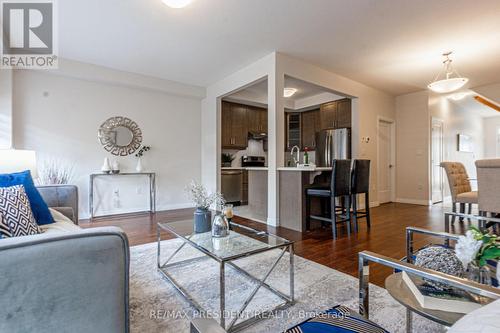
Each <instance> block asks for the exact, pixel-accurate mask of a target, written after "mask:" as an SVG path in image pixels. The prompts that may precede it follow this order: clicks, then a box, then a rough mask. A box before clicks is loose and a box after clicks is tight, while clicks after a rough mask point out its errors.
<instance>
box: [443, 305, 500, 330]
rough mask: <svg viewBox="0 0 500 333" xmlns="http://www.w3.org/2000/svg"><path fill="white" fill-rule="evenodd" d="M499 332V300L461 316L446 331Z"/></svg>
mask: <svg viewBox="0 0 500 333" xmlns="http://www.w3.org/2000/svg"><path fill="white" fill-rule="evenodd" d="M492 332H500V300H496V301H494V302H492V303H490V304H488V305H485V306H483V307H482V308H480V309H477V310H474V311H472V312H470V313H468V314H467V315H465V316H463V317H462V318H461V319H460V320H459V321H457V322H456V323H455V325H453V326H452V327H451V328H450V329H449V330H448V333H492Z"/></svg>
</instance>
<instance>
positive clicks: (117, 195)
mask: <svg viewBox="0 0 500 333" xmlns="http://www.w3.org/2000/svg"><path fill="white" fill-rule="evenodd" d="M113 194H114V196H115V197H119V196H120V189H118V188H115V189H114V190H113Z"/></svg>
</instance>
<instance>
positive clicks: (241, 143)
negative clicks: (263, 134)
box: [221, 102, 248, 149]
mask: <svg viewBox="0 0 500 333" xmlns="http://www.w3.org/2000/svg"><path fill="white" fill-rule="evenodd" d="M221 132H222V138H221V139H222V148H225V149H245V148H246V147H247V143H248V127H247V107H246V106H245V105H241V104H235V103H227V102H222V114H221Z"/></svg>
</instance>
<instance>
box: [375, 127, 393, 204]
mask: <svg viewBox="0 0 500 333" xmlns="http://www.w3.org/2000/svg"><path fill="white" fill-rule="evenodd" d="M393 124H394V123H392V122H388V121H384V120H379V124H378V200H379V202H380V203H381V204H383V203H386V202H391V201H392V200H393V199H392V198H393V186H394V185H393V172H394V166H393V156H392V154H393V149H392V148H393V140H394V138H393Z"/></svg>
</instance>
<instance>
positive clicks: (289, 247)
mask: <svg viewBox="0 0 500 333" xmlns="http://www.w3.org/2000/svg"><path fill="white" fill-rule="evenodd" d="M231 226H232V227H235V226H236V227H238V228H242V229H244V230H247V231H250V232H255V233H256V234H257V235H265V236H270V237H274V238H276V239H280V240H282V241H283V243H282V244H277V245H275V246H269V247H265V248H262V249H255V250H252V251H248V252H245V253H241V254H238V255H234V256H230V257H227V258H220V257H218V256H216V255H215V254H213V253H211V252H210V251H208V250H206V249H205V248H203V247H201V246H199V245H198V244H196V243H195V242H193V241H191V240H190V238H191V236H192V235H189V236H184V235H182V234H180V233H178V232H176V231H175V230H174V229H173V228H169V223H168V222H167V223H161V222H160V223H158V224H157V240H158V252H157V265H158V271H159V272H160V273H161V274H162V275H163V277H164V278H165V279H166V280H168V281H169V282H170V283H171V284H172V285H173V286H174V287H175V289H176V290H177V291H178V292H179V293H180V294H181V295H182V296H183V297H184V298H185V299H186V300H187V301H188V302H189V303H190V305H191V306H193V307H194V308H195V309H196V310H198V311H200V312H203V310H204V309H203V307H202V306H201V305H200V304H199V303H198V302H196V300H195V299H194V298H193V297H192V296H191V295H190V294H189V293H188V291H187V290H186V289H184V288H183V287H182V286H181V284H180V283H179V282H177V281H176V280H175V279H174V277H173V276H172V275H171V274H170V273H169V272H168V270H167V269H168V268H171V267H175V266H179V265H185V264H188V263H192V262H196V261H200V260H203V259H206V258H207V257H205V256H203V257H196V258H190V259H186V260H181V261H176V262H173V263H172V262H171V261H172V259H173V258H174V257H175V256H176V255H177V254H178V253H179V252H180V251H181V250H182V248H184V246H185V245H189V246H191V247H192V248H194V249H196V250H198V251H199V252H201V253H203V254H205V255H206V256H208V257H209V258H212V259H213V260H215V261H217V262H218V263H219V288H220V289H219V290H220V295H219V299H220V304H219V311H220V314H219V315H220V325H221V327H222V328H224V329H225V330H226V331H227V332H237V331H239V330H242V329H244V328H246V327H248V326H250V325H253V324H255V323H256V322H258V321H259V320H261V319H263V318H266V317H268V315H269V314H271V313H273V312H275V311H278V310H282V309H285V308H287V307H289V306H291V305H293V304H294V303H295V300H294V252H293V242H292V241H289V240H286V239H284V238H281V237H278V236H275V235H272V234H269V233H267V232H265V231H258V230H255V229H253V228H250V227H247V226H244V225H241V224H238V223H234V222H231ZM161 230H165V231H167V232H169V233H171V234H173V235H174V236H175V237H177V238H178V239H180V240H182V244H181V245H180V246H179V247H178V248H177V249H176V250H175V251H174V252H173V253H172V254H171V255H170V256H169V257H168V258H167V260H166V261H164V262H163V263H162V262H161V256H160V255H161V246H160V245H161ZM231 232H235V231H231ZM274 249H281V252H280V254H279V256H278V257H277V258H276V260H275V261H274V263H273V264H272V265H271V266H270V267H269V269H268V270H267V271H266V273H265V274H264V276H263V277H262V278H258V277H256V276H254V275H253V274H251V273H249V272H247V271H245V270H244V269H242V268H241V267H239V266H237V265H236V264H235V263H234V262H233V261H234V260H237V259H241V258H244V257H249V256H253V255H256V254H259V253H263V252H267V251H271V250H274ZM287 251H288V252H289V253H290V258H289V260H290V262H289V265H290V269H289V272H290V276H289V286H290V293H289V295H286V294H284V293H282V292H281V291H279V290H277V289H275V288H274V287H272V286H270V285H269V284H268V283H266V280H267V278H268V277H269V275H271V273H272V272H273V271H274V269H275V268H276V266H277V265H278V263H279V262H280V260H281V259H282V258H283V256H284V254H285V253H286V252H287ZM226 265H228V266H230V267H232V268H233V269H235V270H236V271H237V272H239V273H241V274H242V275H243V276H245V277H247V278H248V279H250V280H253V281H254V282H256V283H257V285H256V286H255V288H254V290H253V291H252V292H251V293H250V295H249V296H248V297H247V298H246V299H245V301H244V302H243V304H242V306H241V308H240V309H239V310H238V311H237V312H236V316H235V317H234V318H232V320H231V321H230V322H229V325H226V318H225V313H226V302H225V291H226V290H225V289H226V287H225V285H226V278H225V270H226ZM260 288H265V289H267V290H268V291H270V292H272V293H273V294H275V295H276V296H278V297H279V298H281V299H282V300H283V303H281V304H279V305H277V306H275V307H274V308H272V309H269V310H265V311H262V312H260V313H258V314H256V315H255V316H252V317H250V318H247V319H245V320H243V321H241V322H239V323H237V324H236V322H237V321H238V319H240V316H241V314H242V313H243V311H245V309H246V308H247V306H248V304H249V303H250V302H251V301H252V299H253V298H254V296H255V295H256V294H257V292H258V291H259V290H260Z"/></svg>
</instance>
